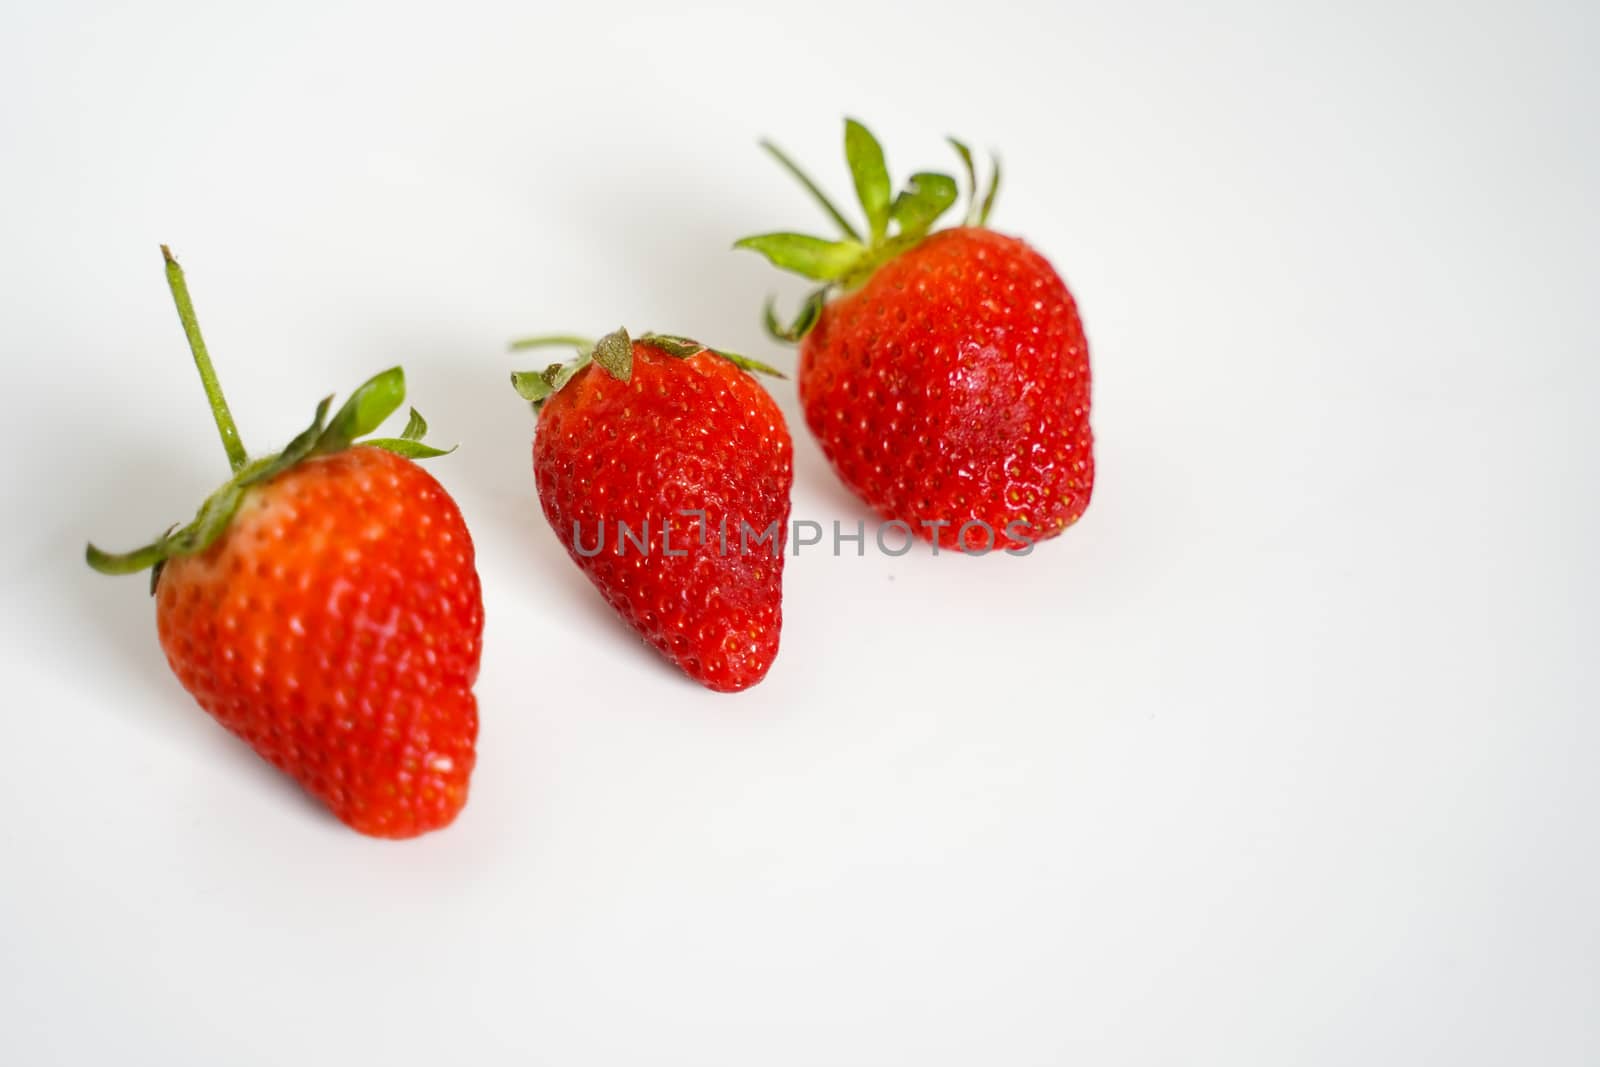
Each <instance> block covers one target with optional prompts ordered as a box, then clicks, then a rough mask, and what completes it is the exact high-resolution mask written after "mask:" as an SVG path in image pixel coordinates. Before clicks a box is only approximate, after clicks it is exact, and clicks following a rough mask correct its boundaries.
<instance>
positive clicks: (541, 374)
mask: <svg viewBox="0 0 1600 1067" xmlns="http://www.w3.org/2000/svg"><path fill="white" fill-rule="evenodd" d="M633 343H634V342H633V339H632V338H631V337H629V336H628V331H627V330H626V329H622V328H618V329H616V330H613V331H612V332H611V333H608V334H606V335H605V336H604V337H602V338H600V340H598V341H590V340H589V339H587V338H584V337H575V336H573V335H571V334H543V335H540V336H537V337H524V338H522V339H520V340H517V341H513V342H511V350H512V351H513V352H521V351H524V350H527V349H532V348H549V347H552V346H570V347H572V348H575V349H576V350H577V353H578V356H577V358H576V359H574V360H572V361H570V362H568V363H552V364H550V365H549V366H548V367H546V368H545V369H544V370H540V371H532V370H526V371H512V373H511V387H512V388H513V389H515V390H516V391H517V395H518V396H520V397H522V399H524V400H526V401H529V402H530V403H532V404H533V406H534V408H535V409H537V408H538V407H539V406H541V405H542V404H543V403H544V402H545V401H546V400H549V399H550V398H551V397H552V396H554V395H555V394H556V393H558V392H560V391H561V389H562V387H564V386H565V385H566V384H567V383H568V382H570V381H572V379H573V378H574V377H576V376H577V374H578V372H579V371H581V370H583V368H585V367H587V366H588V365H589V364H591V363H594V364H598V365H599V367H600V369H601V370H603V371H605V372H606V373H607V374H609V375H611V377H613V378H615V379H616V380H617V381H619V382H626V381H629V380H631V379H632V378H633ZM639 343H640V344H644V345H649V346H650V347H651V348H654V349H656V350H658V351H661V352H665V353H666V354H667V355H669V356H671V357H673V358H674V359H687V358H689V357H690V356H693V355H696V354H698V353H700V352H710V353H711V354H712V355H714V356H718V357H720V358H722V359H725V360H727V361H728V362H729V363H732V364H733V365H734V366H735V367H738V368H739V369H740V370H744V371H750V372H751V373H754V374H770V375H772V376H773V377H776V378H782V377H783V374H782V373H780V372H779V371H778V370H776V369H775V368H773V367H769V366H767V365H766V364H765V363H762V362H760V361H759V360H754V359H751V358H750V357H749V356H741V355H739V354H738V353H737V352H728V351H725V350H723V349H720V348H711V347H709V346H707V345H703V344H701V343H700V342H699V341H691V340H690V339H689V338H687V337H678V336H676V335H675V334H666V333H646V334H642V335H641V336H640V337H639Z"/></svg>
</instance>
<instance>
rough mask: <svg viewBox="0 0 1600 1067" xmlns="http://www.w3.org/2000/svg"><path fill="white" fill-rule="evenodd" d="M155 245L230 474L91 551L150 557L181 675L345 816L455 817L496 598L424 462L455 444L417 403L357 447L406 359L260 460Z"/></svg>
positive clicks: (417, 820) (104, 562) (134, 563)
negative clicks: (120, 541) (439, 439)
mask: <svg viewBox="0 0 1600 1067" xmlns="http://www.w3.org/2000/svg"><path fill="white" fill-rule="evenodd" d="M162 252H163V254H164V255H166V259H167V280H168V282H169V284H170V285H171V286H172V291H173V296H174V298H175V299H176V301H177V304H178V314H179V317H180V318H181V319H182V321H183V325H184V330H185V332H186V333H187V334H188V337H189V341H190V344H191V346H192V347H193V350H194V357H195V363H196V365H197V366H198V367H199V369H200V376H201V379H202V381H203V382H204V384H205V386H206V393H207V396H208V398H209V399H210V401H211V404H212V413H213V415H214V417H215V418H216V421H217V428H218V430H219V432H220V433H221V435H222V440H223V445H224V447H226V448H227V450H228V458H229V461H230V462H231V464H232V466H233V470H234V474H233V478H232V479H231V480H230V481H229V482H228V483H227V484H225V485H224V486H223V487H222V488H221V489H218V490H217V491H216V492H215V493H213V494H212V496H211V498H210V499H208V500H207V501H206V503H205V504H204V506H202V508H201V509H200V513H199V514H198V515H197V516H196V518H195V520H194V522H193V523H191V524H190V525H188V526H186V527H183V528H182V529H179V530H176V531H175V532H171V533H168V534H167V535H166V536H164V537H162V538H160V539H159V540H157V541H156V542H155V543H154V544H151V545H148V546H146V547H145V548H142V549H138V550H136V551H134V552H129V553H126V554H123V555H108V554H106V553H104V552H101V551H100V550H99V549H97V548H95V547H94V546H93V545H91V546H89V550H88V560H89V564H90V566H92V567H94V568H95V569H96V570H99V571H101V572H103V573H106V574H129V573H133V572H135V571H140V570H144V569H146V568H154V572H153V574H152V591H153V592H154V594H155V596H156V626H157V629H158V631H159V633H160V637H161V647H162V648H163V649H164V650H165V652H166V654H167V662H168V663H169V664H170V665H171V667H172V670H173V673H174V674H176V675H177V676H178V680H179V681H180V682H181V683H182V684H183V687H184V688H185V689H187V690H188V691H189V692H190V693H191V694H192V695H193V696H194V698H195V699H196V700H197V701H198V702H199V703H200V706H201V707H203V708H205V709H206V711H208V712H210V713H211V715H212V716H213V717H214V718H216V719H217V721H218V722H220V723H222V725H224V726H226V727H227V728H228V729H229V730H231V731H233V732H234V733H235V734H237V735H239V736H240V737H242V738H243V739H244V740H245V741H247V742H249V744H250V747H252V748H253V749H255V750H256V752H257V753H258V754H260V755H261V756H262V757H263V758H264V759H266V760H268V761H269V762H271V763H272V764H273V765H274V766H276V767H277V768H278V769H279V770H281V771H283V772H284V773H286V774H288V775H289V776H291V777H292V778H294V779H295V780H296V781H298V782H299V783H300V784H301V785H302V786H304V787H305V789H306V790H307V791H308V792H310V793H311V794H312V795H314V796H316V797H317V798H318V799H319V800H321V801H322V802H323V803H324V804H326V805H327V806H328V808H329V809H330V810H331V811H332V812H333V813H334V814H335V815H336V816H338V817H339V818H340V819H341V820H343V821H344V822H345V823H347V824H349V825H350V826H351V827H353V828H354V829H356V830H359V831H360V832H362V833H364V834H371V835H373V836H375V837H397V838H398V837H414V836H416V835H418V834H422V833H426V832H427V831H429V830H436V829H439V828H440V827H443V826H448V825H449V824H450V822H451V821H452V820H453V819H454V818H455V817H456V814H457V813H458V812H459V811H460V810H461V808H462V806H463V805H464V804H465V803H466V801H467V784H468V779H469V778H470V777H471V775H472V768H473V763H474V761H475V758H476V757H475V754H474V745H475V742H476V739H477V734H478V711H477V703H476V701H475V699H474V697H473V695H472V684H473V682H474V681H475V680H476V678H477V674H478V658H479V654H480V651H481V648H482V635H483V601H482V597H481V595H480V591H479V586H478V574H477V571H476V569H475V568H474V565H473V551H472V538H471V536H470V535H469V534H468V533H467V527H466V524H465V523H464V522H463V521H462V519H461V512H460V511H459V510H457V508H456V505H455V502H454V501H453V500H451V499H450V496H449V494H448V493H446V492H445V491H444V489H443V487H441V486H440V485H439V483H438V482H436V481H434V479H433V477H432V476H431V475H430V474H428V473H427V472H426V471H424V470H423V469H422V468H421V467H419V466H418V465H417V464H416V463H414V462H412V459H414V458H415V459H421V458H427V457H430V456H437V455H443V454H444V453H443V452H441V451H440V450H439V449H436V448H432V447H430V446H428V445H425V444H423V443H422V442H421V438H422V435H423V434H424V433H425V432H426V430H427V424H426V423H425V422H423V420H422V417H421V416H420V415H418V414H417V412H416V411H415V409H413V410H412V412H411V420H410V422H409V423H408V424H407V426H406V429H405V432H404V433H403V434H402V435H401V436H400V437H398V438H384V439H369V440H367V441H366V442H364V443H362V444H359V445H358V444H355V441H356V438H358V437H361V436H363V435H365V434H367V433H370V432H371V431H372V430H374V429H376V428H377V426H378V424H379V423H381V422H382V421H383V420H384V419H385V418H387V417H388V416H389V414H390V413H391V412H393V411H394V410H395V409H396V408H398V407H399V405H400V403H401V402H402V401H403V400H404V398H405V377H404V375H403V373H402V372H401V370H400V369H399V368H398V367H396V368H394V369H392V370H389V371H385V372H384V373H382V374H380V375H378V376H377V377H375V378H373V379H372V380H371V381H369V382H367V383H366V384H365V385H363V386H361V388H359V389H357V390H356V392H355V393H354V394H352V395H351V397H350V399H349V400H348V401H347V402H346V403H345V405H344V407H342V408H340V409H339V411H338V412H337V413H336V414H335V415H334V416H333V418H332V420H331V421H326V422H325V421H324V420H325V418H326V415H327V411H328V406H329V403H330V401H331V400H332V398H331V397H329V398H328V399H326V400H324V401H322V403H321V404H320V405H318V407H317V413H316V417H315V419H314V420H313V421H312V424H311V426H310V428H309V429H307V430H306V431H305V432H304V433H302V434H300V435H299V436H298V437H296V438H295V439H294V440H293V441H291V442H290V443H289V445H288V446H287V447H286V448H285V449H284V450H283V451H282V452H280V453H278V454H276V455H271V456H265V457H262V458H260V459H256V460H250V459H248V458H247V457H246V455H245V451H244V446H243V445H242V444H240V442H239V435H238V431H237V430H235V429H234V425H233V419H232V416H231V415H230V414H229V412H228V408H227V402H226V401H225V400H224V398H223V396H222V391H221V388H220V387H219V386H218V384H217V381H216V377H215V374H214V373H213V372H212V369H211V361H210V357H209V356H208V355H207V353H206V349H205V344H204V342H203V341H202V339H201V337H200V330H199V325H198V323H197V322H196V320H195V317H194V309H193V306H192V305H191V304H190V302H189V296H188V291H187V288H186V286H185V284H184V280H183V273H182V271H181V270H180V269H179V267H178V265H177V262H176V261H175V260H173V258H172V256H171V254H170V253H168V252H167V250H166V249H165V248H163V249H162Z"/></svg>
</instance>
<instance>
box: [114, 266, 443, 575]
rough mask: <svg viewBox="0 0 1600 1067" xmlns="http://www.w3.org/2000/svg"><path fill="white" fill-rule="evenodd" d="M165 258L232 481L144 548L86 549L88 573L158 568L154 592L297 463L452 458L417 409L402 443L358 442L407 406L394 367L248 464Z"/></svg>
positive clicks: (177, 277) (323, 408)
mask: <svg viewBox="0 0 1600 1067" xmlns="http://www.w3.org/2000/svg"><path fill="white" fill-rule="evenodd" d="M161 252H162V255H163V256H164V257H165V258H166V263H167V282H168V284H169V285H170V287H171V288H172V295H173V301H174V303H176V305H177V307H178V318H179V320H180V321H181V322H182V324H183V329H184V333H185V335H186V336H187V337H188V339H189V347H190V351H191V352H193V354H194V360H195V365H196V367H197V368H198V369H199V371H200V379H201V382H202V384H203V385H204V386H205V391H206V398H207V400H208V401H209V402H210V404H211V413H212V416H213V418H214V419H215V421H216V424H217V432H218V435H219V436H220V437H221V438H222V443H223V447H224V449H226V451H227V453H228V463H229V466H230V467H232V468H233V477H232V478H230V479H228V481H227V482H226V483H224V484H223V486H222V487H221V488H219V489H218V490H217V491H216V492H214V493H212V494H211V495H210V496H209V497H207V498H206V501H205V503H204V504H202V505H201V506H200V510H199V512H198V513H196V515H195V517H194V520H193V521H192V522H190V523H189V524H188V525H187V526H181V527H174V528H172V529H170V530H168V531H167V532H166V533H165V534H163V535H162V536H161V537H159V538H157V539H156V540H155V541H153V542H151V543H150V544H148V545H145V546H144V547H143V548H136V549H134V550H133V551H131V552H121V553H111V552H105V551H102V550H101V549H99V548H96V547H95V546H94V545H92V544H91V545H89V546H88V548H87V551H86V552H85V557H86V559H87V561H88V563H89V566H91V567H93V568H94V569H95V570H97V571H99V572H100V573H101V574H134V573H136V572H138V571H142V570H146V569H150V568H153V573H152V575H151V579H150V589H151V591H152V592H154V591H155V586H156V582H157V580H158V579H159V578H160V575H161V567H162V565H163V564H165V563H166V562H167V560H169V559H175V558H177V557H179V556H192V555H196V554H198V553H200V552H204V551H205V550H206V549H207V548H209V547H211V545H212V544H213V543H214V542H215V541H216V540H217V538H219V537H221V536H222V534H223V533H224V532H225V531H226V530H227V529H228V524H229V523H230V522H231V521H232V520H233V516H234V514H235V513H236V512H237V511H238V510H239V505H240V504H241V503H242V502H243V501H244V496H245V492H246V490H248V489H249V488H250V487H251V486H254V485H262V484H265V483H266V482H269V481H271V480H272V479H273V478H276V477H277V476H278V475H280V474H282V473H284V472H285V471H287V470H289V469H290V468H292V467H294V466H295V465H296V464H299V463H302V462H304V461H306V460H308V459H312V458H315V457H317V456H327V455H332V454H333V453H335V452H342V451H344V450H345V449H347V448H349V447H350V446H352V445H354V444H363V445H370V446H372V447H374V448H382V449H385V450H386V451H389V452H393V453H395V454H396V455H400V456H404V457H406V458H407V459H430V458H432V457H434V456H443V455H447V454H448V453H450V452H453V451H455V449H454V448H449V449H440V448H434V447H433V446H432V445H428V444H424V443H423V441H422V438H423V436H424V435H425V434H426V433H427V432H428V423H427V421H426V420H424V419H423V417H422V416H421V415H420V414H418V412H417V409H416V408H412V409H411V417H410V418H409V419H408V420H407V422H406V426H405V429H404V430H402V431H401V432H400V436H399V437H367V438H366V440H360V439H361V438H363V437H366V435H367V434H370V433H372V432H373V431H374V430H376V429H377V428H378V426H379V425H380V424H382V422H383V421H384V420H385V419H387V418H388V417H389V416H390V415H392V414H393V413H394V412H395V411H396V410H398V409H399V407H400V405H401V404H402V403H403V402H404V401H405V397H406V378H405V372H404V371H403V370H401V369H400V368H399V367H391V368H390V369H388V370H386V371H384V372H383V373H381V374H378V375H375V376H374V377H372V378H370V379H368V380H367V382H366V383H364V384H363V385H362V386H361V387H360V388H358V389H356V391H355V392H353V393H351V394H350V398H349V399H348V400H346V401H345V402H344V406H343V407H341V408H340V409H339V410H338V411H337V412H335V413H334V416H333V418H332V419H329V418H328V417H327V416H328V409H329V408H330V407H331V406H332V405H333V397H332V396H328V397H324V398H323V400H322V402H321V403H319V404H318V405H317V410H316V414H315V415H314V416H313V417H312V420H311V425H310V426H308V427H307V428H306V429H305V430H303V431H301V432H300V433H299V434H298V435H297V436H296V437H295V438H294V440H292V441H290V442H289V444H288V445H286V446H285V447H284V449H283V451H281V452H278V453H275V454H273V455H270V456H263V457H261V458H260V459H255V460H252V459H249V458H248V456H247V454H246V452H245V449H244V445H243V443H242V442H241V441H240V439H239V431H238V429H237V428H236V427H235V426H234V423H233V416H232V414H231V413H230V412H229V410H228V402H227V399H226V398H225V397H224V396H223V395H222V387H221V385H220V384H219V383H218V381H217V377H216V373H215V371H214V370H213V369H212V366H211V357H210V355H209V353H208V352H207V351H206V347H205V341H204V339H203V338H202V337H201V335H200V324H199V322H198V320H197V319H196V317H195V314H194V306H193V304H192V303H191V302H190V300H189V291H188V286H187V284H186V283H185V281H184V277H183V271H182V268H180V267H179V266H178V262H177V260H175V259H173V258H172V253H171V252H169V251H168V250H167V247H166V246H165V245H163V246H162V247H161Z"/></svg>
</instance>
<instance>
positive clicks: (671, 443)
mask: <svg viewBox="0 0 1600 1067" xmlns="http://www.w3.org/2000/svg"><path fill="white" fill-rule="evenodd" d="M533 473H534V479H535V481H536V483H537V484H538V488H539V502H540V504H541V505H542V506H543V508H544V514H545V518H546V519H548V520H549V521H550V525H551V526H552V527H553V528H554V529H555V531H556V536H557V537H559V538H560V539H561V543H562V544H564V545H566V547H567V551H568V553H569V554H570V555H571V556H572V559H573V561H574V562H575V563H577V564H578V566H579V567H580V568H582V570H583V572H584V573H585V574H587V575H588V576H589V580H590V581H591V582H593V583H594V585H595V588H597V589H599V590H600V593H601V595H602V596H604V597H605V599H606V602H607V603H609V604H610V605H611V607H612V608H613V609H614V610H615V611H616V612H617V614H618V615H621V616H622V618H623V619H624V620H626V621H627V622H628V624H629V625H630V626H632V627H633V628H634V629H635V630H637V631H638V632H639V634H640V636H642V637H643V638H644V639H645V640H646V641H648V642H649V643H650V644H651V645H653V646H654V647H655V648H656V649H657V650H658V651H660V652H661V654H662V655H664V656H666V657H667V659H669V660H670V661H672V662H673V663H674V664H676V665H677V666H678V667H679V669H681V670H682V671H683V672H684V673H685V674H687V675H688V676H689V677H690V678H693V679H694V680H695V681H697V682H699V683H700V684H702V685H704V686H706V687H707V688H709V689H714V690H717V691H719V692H734V691H737V690H740V689H746V688H748V687H750V686H752V685H754V684H756V683H757V682H759V681H760V680H761V679H762V678H763V677H765V676H766V673H767V670H768V669H769V668H770V667H771V666H772V661H773V660H774V659H775V658H776V657H777V654H778V639H779V634H780V632H781V630H782V629H783V557H784V547H785V546H784V540H785V538H787V536H788V522H789V489H790V487H791V486H792V485H793V483H794V450H793V445H792V443H791V442H790V439H789V430H788V428H787V427H786V426H785V425H784V421H783V414H782V413H781V412H780V411H779V410H778V406H777V404H776V403H774V402H773V399H772V397H771V396H770V395H769V394H768V393H767V391H766V390H765V389H763V388H762V387H761V385H760V384H759V383H757V382H756V380H755V379H754V378H753V377H751V376H750V375H749V374H747V373H745V372H744V371H742V370H740V369H739V368H737V367H735V366H734V365H733V364H731V363H729V362H728V361H727V360H725V359H722V358H721V357H719V356H716V355H714V354H712V353H710V352H699V353H697V354H695V355H693V356H690V357H688V358H686V359H676V358H673V357H672V356H669V355H667V354H666V353H664V352H661V351H659V350H657V349H655V348H652V347H650V346H649V345H647V344H644V343H640V342H635V344H634V346H633V374H632V377H631V380H630V381H628V382H625V383H624V382H620V381H618V380H617V379H615V378H613V377H612V376H611V375H610V374H609V373H607V372H606V371H605V370H603V369H602V368H600V367H599V366H596V365H590V366H589V367H588V368H586V369H584V370H582V371H580V372H579V373H578V374H577V376H575V377H574V378H573V379H572V381H571V382H569V383H567V385H566V386H565V387H564V388H562V389H561V390H560V391H559V392H558V393H556V394H555V395H554V396H552V397H551V398H550V399H549V400H547V401H546V402H545V404H544V406H543V408H542V409H541V410H540V413H539V425H538V428H537V430H536V431H535V434H534V440H533ZM684 510H702V511H704V512H705V513H706V516H705V526H704V529H705V537H704V539H703V541H702V538H701V525H700V520H699V519H698V518H697V517H693V516H685V515H682V514H681V512H682V511H684ZM602 520H603V521H604V535H605V536H604V541H603V542H602V540H601V538H600V532H601V522H602ZM724 520H726V523H727V527H726V528H727V530H728V541H727V550H726V552H724V551H723V549H722V535H721V531H722V529H723V523H724ZM741 520H742V521H743V522H744V523H745V524H747V525H748V526H749V528H750V530H751V531H753V532H752V533H751V534H749V535H747V536H746V539H745V544H744V546H743V547H744V548H745V549H747V550H746V551H741V543H740V523H741ZM619 521H620V522H624V523H626V524H627V525H628V528H629V529H630V530H631V531H632V532H633V536H634V538H638V537H639V532H640V530H641V529H642V528H643V526H644V524H645V522H646V521H648V523H649V532H650V538H649V541H648V542H647V549H646V550H645V551H640V549H639V548H638V547H637V543H636V540H633V539H624V538H622V537H621V536H619V531H618V528H617V523H618V522H619ZM664 522H665V525H666V526H668V527H670V530H671V533H670V535H666V534H665V533H664V531H663V523H664ZM574 523H576V529H577V531H578V538H579V541H578V542H577V543H575V542H574ZM772 523H776V524H777V530H776V540H777V553H776V555H774V554H773V552H772V550H771V546H770V545H769V544H758V543H757V542H756V538H757V537H759V535H760V534H761V533H763V532H764V531H765V530H766V529H767V527H768V526H769V525H770V524H772ZM668 536H669V537H670V540H669V541H664V537H668ZM580 545H581V547H582V548H583V549H584V550H585V551H586V552H593V550H594V549H596V548H597V547H599V549H600V551H599V552H598V553H595V554H592V555H586V554H585V553H584V552H580V551H579V550H578V548H579V546H580ZM619 547H620V550H621V551H620V552H619V551H618V550H619ZM669 547H670V549H671V551H672V552H682V553H684V554H683V555H681V556H677V555H669V554H668V552H667V551H666V549H667V548H669Z"/></svg>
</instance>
